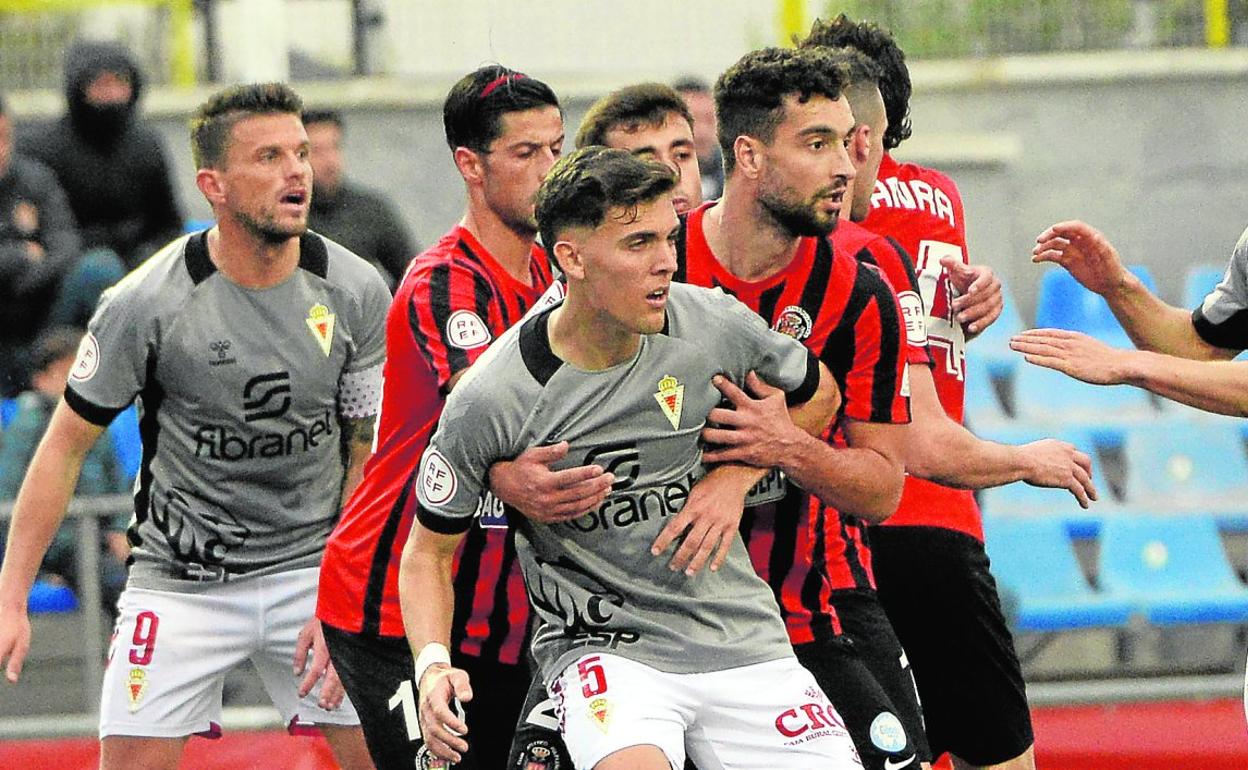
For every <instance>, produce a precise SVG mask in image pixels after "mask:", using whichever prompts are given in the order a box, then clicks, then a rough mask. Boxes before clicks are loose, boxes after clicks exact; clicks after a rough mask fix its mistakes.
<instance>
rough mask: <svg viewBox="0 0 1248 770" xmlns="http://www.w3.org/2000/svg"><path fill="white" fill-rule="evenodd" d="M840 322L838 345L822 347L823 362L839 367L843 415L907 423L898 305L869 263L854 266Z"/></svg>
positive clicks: (861, 418)
mask: <svg viewBox="0 0 1248 770" xmlns="http://www.w3.org/2000/svg"><path fill="white" fill-rule="evenodd" d="M842 323H843V324H849V325H851V328H850V329H847V330H845V333H844V334H838V335H836V336H835V338H834V339H835V340H836V341H837V342H838V343H839V344H836V345H829V346H828V347H826V348H825V349H824V363H825V364H827V365H828V368H829V369H831V370H833V371H837V370H840V371H842V372H844V374H843V375H841V376H840V377H838V379H840V380H841V382H842V385H841V389H842V394H841V396H842V399H843V401H844V414H845V416H846V417H849V418H850V419H853V420H858V421H860V422H879V423H908V422H910V398H909V396H910V394H909V387H908V382H907V379H906V359H905V357H904V356H903V355H902V346H903V345H904V344H905V335H904V333H903V332H902V327H901V309H900V307H899V306H898V303H897V298H896V297H895V296H894V294H893V291H892V288H891V287H890V286H889V285H888V283H887V282H886V281H885V280H884V278H883V277H882V276H881V275H880V274H879V273H878V272H876V271H875V270H874V269H872V268H871V267H870V266H868V265H861V266H860V267H859V269H858V275H857V278H856V280H855V282H854V288H853V292H852V293H851V296H850V300H849V306H848V307H847V308H846V312H845V314H844V316H843V321H842ZM850 340H852V342H850ZM831 341H832V340H830V342H831ZM829 358H831V359H832V360H829ZM837 358H840V359H841V360H839V361H837V360H836V359H837Z"/></svg>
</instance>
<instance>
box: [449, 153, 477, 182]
mask: <svg viewBox="0 0 1248 770" xmlns="http://www.w3.org/2000/svg"><path fill="white" fill-rule="evenodd" d="M451 157H452V158H453V159H454V161H455V168H457V169H459V175H460V176H462V177H463V178H464V181H465V182H468V183H469V184H471V183H473V182H478V183H479V182H480V181H481V180H482V179H483V178H484V177H485V164H484V163H483V162H482V159H481V154H480V153H478V152H477V151H476V150H471V149H469V148H467V147H456V148H455V152H454V153H453V154H452V156H451Z"/></svg>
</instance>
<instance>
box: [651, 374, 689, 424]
mask: <svg viewBox="0 0 1248 770" xmlns="http://www.w3.org/2000/svg"><path fill="white" fill-rule="evenodd" d="M654 400H655V401H658V402H659V408H660V409H662V410H663V416H664V417H666V418H667V421H668V422H670V423H671V424H672V427H673V428H675V429H677V430H679V429H680V412H681V410H682V409H684V407H685V386H684V385H681V384H680V381H679V380H677V379H676V378H675V377H673V376H672V375H670V374H669V375H667V376H666V377H664V378H663V379H661V380H659V392H658V393H655V394H654Z"/></svg>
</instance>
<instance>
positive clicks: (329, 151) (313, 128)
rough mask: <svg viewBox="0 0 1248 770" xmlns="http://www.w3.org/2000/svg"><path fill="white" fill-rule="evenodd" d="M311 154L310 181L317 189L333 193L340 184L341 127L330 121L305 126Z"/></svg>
mask: <svg viewBox="0 0 1248 770" xmlns="http://www.w3.org/2000/svg"><path fill="white" fill-rule="evenodd" d="M306 129H307V132H308V143H309V146H310V147H311V148H312V155H311V156H310V157H309V158H308V159H309V160H310V161H311V163H312V182H313V185H314V186H315V189H316V190H317V191H319V190H325V191H326V192H329V193H331V194H332V193H333V192H335V191H336V190H337V189H338V185H340V184H342V129H341V128H339V127H338V126H337V124H335V123H332V122H330V121H324V122H321V123H312V124H309V125H308V126H306Z"/></svg>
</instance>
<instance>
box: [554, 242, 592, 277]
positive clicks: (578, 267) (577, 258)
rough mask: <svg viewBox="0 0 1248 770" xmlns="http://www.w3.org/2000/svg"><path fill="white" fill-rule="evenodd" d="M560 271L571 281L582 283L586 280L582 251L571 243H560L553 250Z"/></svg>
mask: <svg viewBox="0 0 1248 770" xmlns="http://www.w3.org/2000/svg"><path fill="white" fill-rule="evenodd" d="M552 251H553V252H554V255H555V261H556V262H558V263H559V269H560V270H562V271H563V274H564V275H566V276H567V277H568V278H569V279H573V280H577V281H581V280H584V278H585V262H584V260H583V259H581V250H580V249H578V248H577V247H576V245H575V244H573V243H572V242H571V241H558V242H557V243H555V248H554V249H552Z"/></svg>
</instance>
